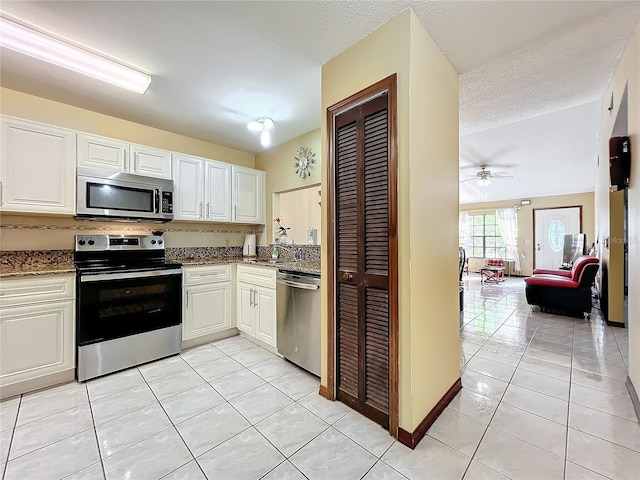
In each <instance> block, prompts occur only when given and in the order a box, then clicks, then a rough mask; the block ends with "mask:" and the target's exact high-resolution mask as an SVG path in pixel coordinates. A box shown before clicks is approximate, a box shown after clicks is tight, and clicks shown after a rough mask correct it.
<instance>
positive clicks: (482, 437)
mask: <svg viewBox="0 0 640 480" xmlns="http://www.w3.org/2000/svg"><path fill="white" fill-rule="evenodd" d="M516 309H517V307H516ZM514 311H515V310H514ZM508 318H509V317H507V318H506V319H505V320H504V322H506V321H507V320H508ZM504 322H503V323H502V324H501V326H502V325H504ZM539 325H540V322H538V324H537V326H536V330H535V331H537V330H538V326H539ZM534 334H535V333H534ZM492 336H493V334H492ZM532 338H533V335H532ZM530 342H531V340H529V343H530ZM527 345H528V344H527ZM525 351H526V350H525ZM523 357H524V353H523V355H522V356H521V357H520V360H519V361H518V365H520V362H522V358H523ZM518 365H516V368H515V369H514V370H513V373H512V374H511V378H510V379H509V382H506V383H507V388H505V389H504V391H503V392H502V395H501V396H500V400H498V404H497V405H496V409H495V410H494V411H493V413H492V415H491V418H490V419H489V423H487V426H486V428H485V429H484V432H483V433H482V436H481V437H480V440H479V441H478V444H477V445H476V448H475V449H474V450H473V453H472V454H471V460H469V463H468V464H467V467H466V468H465V470H464V472H463V474H462V478H464V477H465V475H466V474H467V472H468V471H469V467H470V466H471V464H472V463H473V461H474V459H475V458H476V454H477V453H478V450H479V449H480V445H481V444H482V440H484V437H485V436H486V434H487V432H488V431H489V427H490V426H491V422H492V421H493V418H494V417H495V415H496V413H497V412H498V409H499V408H500V404H501V403H502V399H503V398H504V396H505V394H506V393H507V389H508V388H509V385H511V380H512V379H513V376H514V375H515V372H516V370H517V369H518ZM445 445H446V444H445ZM476 461H477V462H478V463H481V464H482V465H484V464H483V463H482V462H480V461H479V460H476ZM485 466H487V465H485ZM487 467H488V466H487ZM488 468H491V467H488ZM498 473H500V472H498Z"/></svg>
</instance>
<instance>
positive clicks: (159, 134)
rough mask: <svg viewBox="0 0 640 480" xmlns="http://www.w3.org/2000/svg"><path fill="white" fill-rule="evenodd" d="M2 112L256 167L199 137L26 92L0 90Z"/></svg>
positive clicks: (245, 157) (243, 155) (240, 153)
mask: <svg viewBox="0 0 640 480" xmlns="http://www.w3.org/2000/svg"><path fill="white" fill-rule="evenodd" d="M0 99H1V101H0V113H2V114H4V115H10V116H13V117H19V118H24V119H27V120H32V121H34V122H42V123H48V124H50V125H56V126H58V127H65V128H70V129H73V130H78V131H81V132H87V133H92V134H95V135H101V136H104V137H110V138H115V139H118V140H124V141H126V142H131V143H138V144H140V145H147V146H149V147H156V148H161V149H164V150H171V151H175V152H180V153H187V154H189V155H195V156H198V157H205V158H210V159H213V160H219V161H221V162H227V163H233V164H235V165H243V166H245V167H251V168H253V166H254V157H253V154H252V153H247V152H243V151H240V150H235V149H233V148H228V147H223V146H221V145H216V144H214V143H209V142H204V141H202V140H197V139H195V138H191V137H186V136H184V135H178V134H176V133H172V132H167V131H165V130H159V129H157V128H153V127H148V126H146V125H142V124H139V123H134V122H128V121H126V120H122V119H120V118H116V117H110V116H108V115H103V114H101V113H96V112H92V111H90V110H84V109H82V108H78V107H73V106H71V105H66V104H64V103H59V102H54V101H52V100H47V99H45V98H41V97H35V96H33V95H27V94H26V93H22V92H17V91H15V90H9V89H8V88H1V89H0Z"/></svg>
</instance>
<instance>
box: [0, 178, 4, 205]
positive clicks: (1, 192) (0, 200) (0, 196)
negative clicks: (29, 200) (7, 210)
mask: <svg viewBox="0 0 640 480" xmlns="http://www.w3.org/2000/svg"><path fill="white" fill-rule="evenodd" d="M3 193H4V192H3V191H2V182H0V205H2V194H3Z"/></svg>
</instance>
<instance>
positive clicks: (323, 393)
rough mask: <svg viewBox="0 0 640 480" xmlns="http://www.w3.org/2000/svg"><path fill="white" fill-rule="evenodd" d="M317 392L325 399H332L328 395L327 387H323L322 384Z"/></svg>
mask: <svg viewBox="0 0 640 480" xmlns="http://www.w3.org/2000/svg"><path fill="white" fill-rule="evenodd" d="M318 394H319V395H320V396H321V397H324V398H326V399H327V400H334V399H333V398H331V397H330V396H329V389H328V388H327V387H325V386H324V385H320V390H318Z"/></svg>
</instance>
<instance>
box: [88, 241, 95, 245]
mask: <svg viewBox="0 0 640 480" xmlns="http://www.w3.org/2000/svg"><path fill="white" fill-rule="evenodd" d="M88 243H89V245H93V244H94V243H96V242H95V241H93V240H89V242H88Z"/></svg>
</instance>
